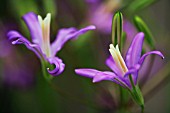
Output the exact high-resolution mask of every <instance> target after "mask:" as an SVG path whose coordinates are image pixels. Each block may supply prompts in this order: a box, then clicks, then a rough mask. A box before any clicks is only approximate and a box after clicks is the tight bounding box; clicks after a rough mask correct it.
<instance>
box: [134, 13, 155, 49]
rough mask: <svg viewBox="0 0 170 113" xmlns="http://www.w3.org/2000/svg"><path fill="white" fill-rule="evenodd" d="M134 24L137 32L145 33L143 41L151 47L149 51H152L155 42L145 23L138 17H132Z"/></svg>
mask: <svg viewBox="0 0 170 113" xmlns="http://www.w3.org/2000/svg"><path fill="white" fill-rule="evenodd" d="M134 23H135V26H136V28H137V29H138V31H140V32H144V33H145V41H146V42H147V44H148V45H149V46H150V47H151V49H154V48H155V41H154V38H153V35H152V33H151V31H150V30H149V28H148V26H147V25H146V23H145V22H144V21H143V20H142V19H141V18H140V17H139V16H135V17H134Z"/></svg>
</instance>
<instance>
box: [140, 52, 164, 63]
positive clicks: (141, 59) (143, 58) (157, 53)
mask: <svg viewBox="0 0 170 113" xmlns="http://www.w3.org/2000/svg"><path fill="white" fill-rule="evenodd" d="M151 54H156V55H158V56H160V57H161V58H162V59H164V58H165V57H164V55H163V54H162V53H161V52H160V51H151V52H147V53H145V54H144V55H143V56H142V57H141V58H140V60H139V64H140V65H142V63H143V62H144V60H145V58H146V57H147V56H148V55H151Z"/></svg>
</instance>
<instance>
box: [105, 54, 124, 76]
mask: <svg viewBox="0 0 170 113" xmlns="http://www.w3.org/2000/svg"><path fill="white" fill-rule="evenodd" d="M106 65H107V66H108V67H109V68H110V69H111V70H112V71H113V72H115V73H116V74H117V75H121V72H120V70H119V69H118V68H117V66H116V64H115V62H114V60H113V58H112V56H111V55H110V56H109V57H108V58H107V59H106Z"/></svg>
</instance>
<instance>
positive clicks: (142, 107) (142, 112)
mask: <svg viewBox="0 0 170 113" xmlns="http://www.w3.org/2000/svg"><path fill="white" fill-rule="evenodd" d="M144 109H145V107H144V105H141V113H144Z"/></svg>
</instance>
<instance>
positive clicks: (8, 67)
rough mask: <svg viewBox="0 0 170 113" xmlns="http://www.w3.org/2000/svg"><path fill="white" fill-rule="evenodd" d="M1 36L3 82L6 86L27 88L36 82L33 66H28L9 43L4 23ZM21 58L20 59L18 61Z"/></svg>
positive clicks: (0, 51)
mask: <svg viewBox="0 0 170 113" xmlns="http://www.w3.org/2000/svg"><path fill="white" fill-rule="evenodd" d="M0 27H1V31H0V34H1V37H0V62H1V64H0V66H1V69H0V70H1V76H0V78H1V80H2V84H3V85H4V86H5V87H6V86H8V87H12V88H20V89H23V88H27V87H30V86H31V85H32V84H33V83H34V80H35V79H34V76H33V70H32V68H28V67H29V66H28V65H27V66H28V67H27V66H26V65H25V64H24V63H23V62H22V63H21V62H20V61H22V60H23V59H22V58H20V57H21V56H20V55H19V53H18V52H17V51H16V49H15V48H14V47H12V45H11V44H10V43H9V41H8V40H7V39H6V36H5V35H4V34H5V32H6V30H7V27H8V26H6V27H4V26H3V25H2V24H1V25H0ZM18 59H19V61H18Z"/></svg>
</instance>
